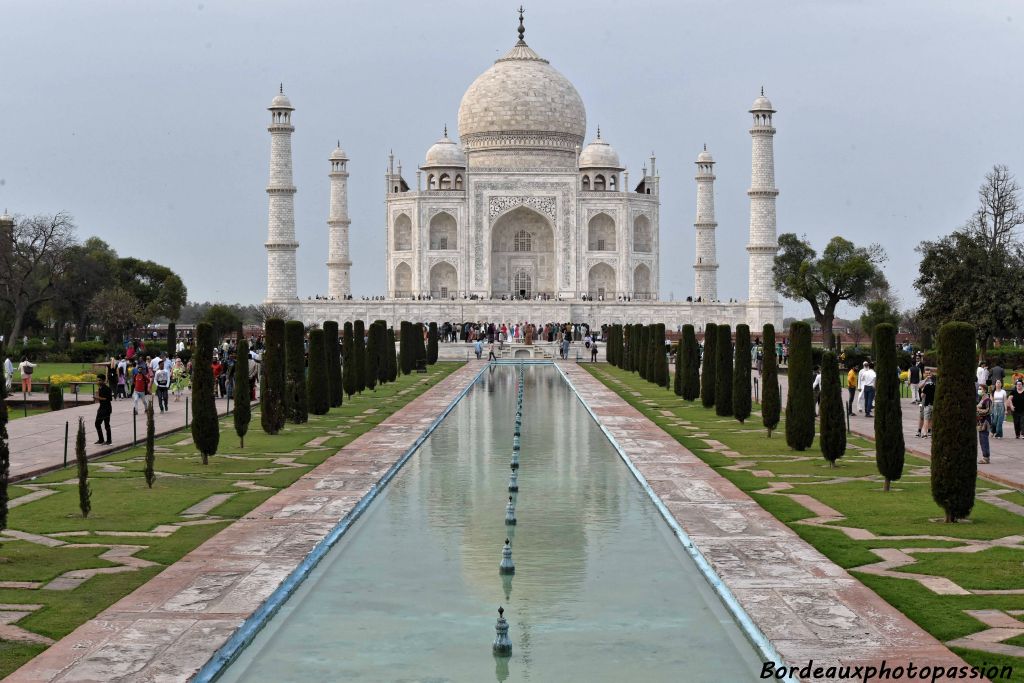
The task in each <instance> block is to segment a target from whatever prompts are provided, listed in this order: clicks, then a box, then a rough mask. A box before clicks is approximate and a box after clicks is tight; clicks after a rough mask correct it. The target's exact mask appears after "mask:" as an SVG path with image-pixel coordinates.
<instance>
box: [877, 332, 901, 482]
mask: <svg viewBox="0 0 1024 683" xmlns="http://www.w3.org/2000/svg"><path fill="white" fill-rule="evenodd" d="M874 347H875V349H877V354H878V358H877V359H876V360H875V372H876V374H877V378H876V380H875V464H876V465H877V466H878V473H879V474H881V475H882V476H883V477H885V490H886V491H888V490H889V484H890V483H891V482H893V481H896V480H898V479H899V478H900V477H902V476H903V457H904V451H905V444H904V442H903V409H902V408H901V407H900V380H899V368H898V367H897V365H896V327H895V326H893V325H891V324H889V323H880V324H878V325H875V329H874Z"/></svg>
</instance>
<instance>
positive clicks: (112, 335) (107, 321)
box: [88, 287, 147, 342]
mask: <svg viewBox="0 0 1024 683" xmlns="http://www.w3.org/2000/svg"><path fill="white" fill-rule="evenodd" d="M88 310H89V315H90V316H91V318H92V319H93V320H95V321H96V322H98V323H99V324H100V325H102V326H103V329H104V331H105V335H106V338H107V341H110V342H114V341H117V340H120V339H122V338H123V337H124V336H125V335H126V334H127V333H128V332H129V331H131V330H132V329H134V328H136V327H138V326H139V325H143V324H145V323H146V322H147V321H146V319H145V318H144V314H143V310H142V304H141V303H140V302H139V300H138V299H137V298H135V295H134V294H132V293H131V292H129V291H128V290H127V289H124V288H122V287H108V288H106V289H103V290H100V291H99V292H97V293H96V295H95V296H94V297H93V298H92V301H91V302H90V303H89V309H88Z"/></svg>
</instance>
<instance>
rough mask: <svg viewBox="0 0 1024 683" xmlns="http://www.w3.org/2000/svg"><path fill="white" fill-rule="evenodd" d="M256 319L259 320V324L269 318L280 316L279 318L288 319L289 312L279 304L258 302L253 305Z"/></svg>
mask: <svg viewBox="0 0 1024 683" xmlns="http://www.w3.org/2000/svg"><path fill="white" fill-rule="evenodd" d="M255 310H256V319H257V320H259V322H260V325H263V324H264V323H266V322H267V320H269V319H270V318H280V319H281V320H288V318H289V316H290V314H289V313H288V309H287V308H285V307H284V306H281V305H280V304H259V305H257V306H256V307H255Z"/></svg>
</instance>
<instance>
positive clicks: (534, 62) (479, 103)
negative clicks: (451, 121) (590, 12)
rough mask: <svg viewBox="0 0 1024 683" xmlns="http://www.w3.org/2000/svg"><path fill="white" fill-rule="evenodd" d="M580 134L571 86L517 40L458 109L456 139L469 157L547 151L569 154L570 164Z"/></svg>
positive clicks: (583, 126) (579, 107)
mask: <svg viewBox="0 0 1024 683" xmlns="http://www.w3.org/2000/svg"><path fill="white" fill-rule="evenodd" d="M586 131H587V112H586V109H585V108H584V107H583V100H582V98H580V94H579V93H578V92H577V91H576V88H575V87H573V84H572V83H570V82H569V79H567V78H566V77H565V76H563V75H562V74H561V73H559V72H558V70H557V69H555V68H554V67H553V66H551V64H549V63H548V61H547V60H546V59H543V58H541V57H540V56H539V55H538V54H537V53H536V52H534V51H533V50H532V49H530V47H529V46H528V45H527V44H526V43H525V42H524V41H523V40H521V39H520V41H519V42H518V43H516V45H515V46H514V47H513V48H512V49H511V50H510V51H509V52H508V54H506V55H505V56H504V57H502V58H501V59H499V60H498V61H496V62H495V63H494V65H493V66H491V67H490V68H489V69H487V71H485V72H483V73H482V74H480V76H479V77H477V79H476V80H475V81H473V83H472V85H470V86H469V89H468V90H466V94H465V95H463V96H462V103H461V104H460V105H459V138H460V139H461V140H462V143H463V145H464V146H465V148H466V152H467V153H470V154H471V153H472V152H473V151H474V150H485V149H486V150H490V151H495V150H497V149H499V148H500V149H504V150H510V149H513V148H530V149H533V150H542V149H547V150H552V151H554V150H557V151H558V152H560V153H566V152H572V157H573V161H574V160H575V149H576V147H577V146H578V145H581V144H582V143H583V136H584V135H585V134H586ZM471 163H472V162H471Z"/></svg>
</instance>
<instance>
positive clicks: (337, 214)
mask: <svg viewBox="0 0 1024 683" xmlns="http://www.w3.org/2000/svg"><path fill="white" fill-rule="evenodd" d="M330 162H331V173H330V176H329V177H330V179H331V214H330V216H329V217H328V219H327V225H328V227H329V231H328V237H327V295H328V296H329V297H331V298H332V299H344V298H345V297H347V296H348V295H349V294H351V293H352V286H351V281H350V279H349V269H350V268H351V267H352V261H350V260H349V258H348V226H349V223H350V222H351V221H349V219H348V157H347V156H345V152H344V150H342V149H341V141H340V140H339V141H338V147H337V148H336V149H335V150H334V151H333V152H331V156H330Z"/></svg>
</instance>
